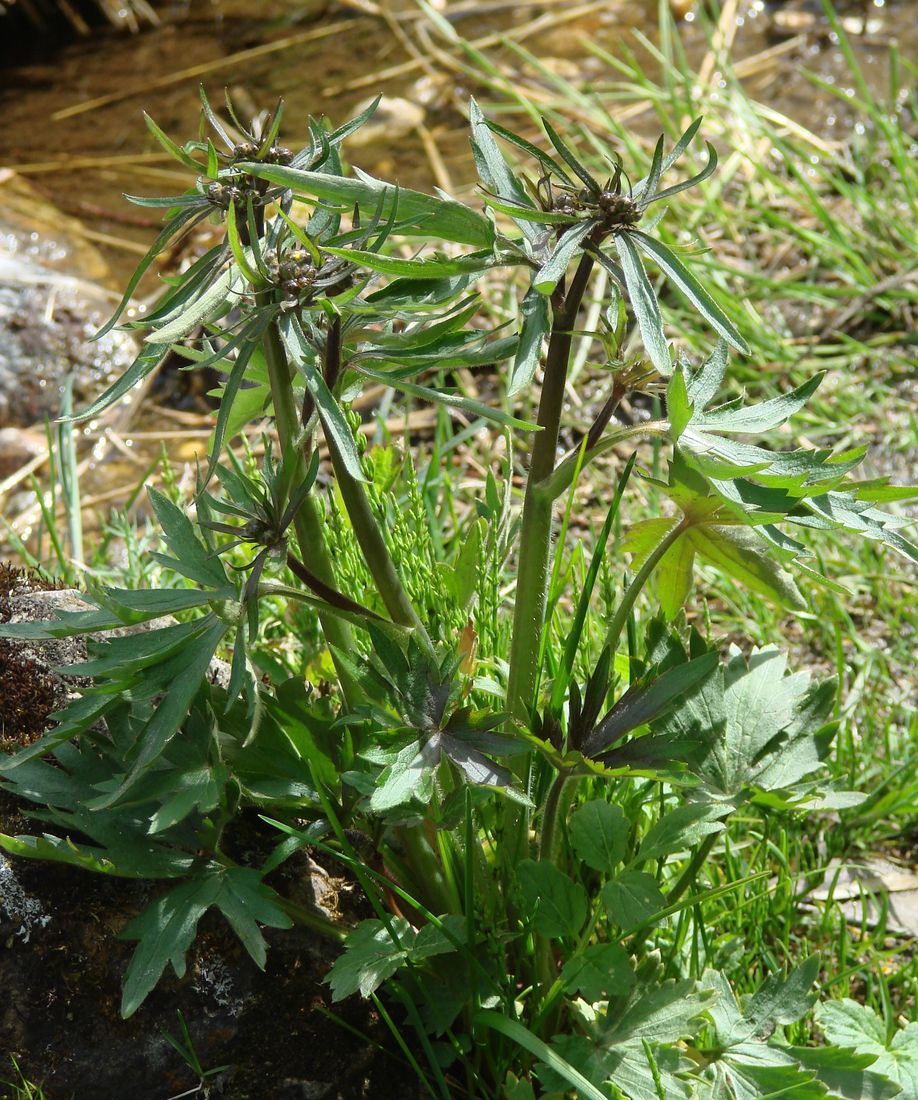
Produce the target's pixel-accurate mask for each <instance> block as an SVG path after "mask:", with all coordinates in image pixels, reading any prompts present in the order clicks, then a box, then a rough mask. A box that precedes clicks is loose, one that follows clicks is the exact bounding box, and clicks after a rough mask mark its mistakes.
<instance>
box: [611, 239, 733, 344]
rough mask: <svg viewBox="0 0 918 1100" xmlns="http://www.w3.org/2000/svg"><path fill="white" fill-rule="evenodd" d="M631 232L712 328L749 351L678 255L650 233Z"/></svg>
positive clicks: (731, 342)
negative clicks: (650, 235) (649, 234)
mask: <svg viewBox="0 0 918 1100" xmlns="http://www.w3.org/2000/svg"><path fill="white" fill-rule="evenodd" d="M631 236H632V237H633V238H634V240H636V241H637V243H638V244H639V245H640V247H641V248H642V249H643V251H644V252H646V253H647V255H648V256H650V257H651V259H653V261H654V263H656V265H657V267H659V269H660V270H661V271H662V272H663V273H664V275H666V277H667V278H668V279H669V281H670V282H671V283H672V284H673V285H674V286H675V287H676V289H677V290H679V291H680V292H681V293H682V294H684V295H685V297H686V298H688V300H689V301H690V302H691V303H692V305H693V306H694V307H695V309H697V310H698V312H699V313H700V314H701V316H702V317H703V318H704V319H705V320H706V321H707V322H708V324H709V325H710V326H711V328H713V329H714V331H715V332H716V333H717V334H718V335H719V336H722V337H723V338H724V339H725V340H726V341H727V343H728V344H730V346H731V347H734V348H736V350H737V351H741V352H744V353H748V351H749V347H748V345H747V344H746V341H745V340H744V339H743V337H742V336H741V335H740V333H739V330H738V329H737V328H736V326H735V325H734V324H733V322H732V321H731V320H730V318H729V317H728V316H727V315H726V314H725V313H724V311H723V310H722V309H721V308H720V306H719V305H718V304H717V303H716V302H715V301H714V299H713V298H712V297H711V295H710V294H708V292H707V291H706V290H705V289H704V287H703V286H702V285H701V283H699V282H698V280H697V279H696V278H695V276H694V275H693V274H692V273H691V272H690V271H689V270H688V268H687V267H686V266H685V264H683V262H682V261H681V260H680V259H679V257H678V256H676V254H675V253H674V252H673V251H671V249H669V248H667V247H666V245H664V244H661V243H660V241H658V240H655V239H654V238H653V237H649V236H648V235H647V234H646V233H642V232H641V231H640V230H639V229H635V230H632V233H631Z"/></svg>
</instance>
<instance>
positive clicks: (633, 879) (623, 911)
mask: <svg viewBox="0 0 918 1100" xmlns="http://www.w3.org/2000/svg"><path fill="white" fill-rule="evenodd" d="M602 901H603V905H605V907H606V914H607V915H608V917H609V920H610V921H611V922H612V923H613V924H615V925H617V926H618V927H619V928H621V929H623V930H624V931H625V932H627V931H629V930H630V929H632V928H637V927H639V926H640V925H642V924H646V923H647V921H650V920H653V918H654V917H655V916H656V915H657V913H659V912H660V911H661V910H663V909H665V908H666V899H665V898H664V897H663V895H662V894H661V893H660V887H659V886H657V883H656V880H655V879H654V878H653V877H652V876H651V875H646V874H644V873H643V872H642V871H625V872H623V873H622V874H620V875H618V877H617V878H614V879H613V880H612V881H611V882H607V883H606V885H605V886H604V887H603V888H602Z"/></svg>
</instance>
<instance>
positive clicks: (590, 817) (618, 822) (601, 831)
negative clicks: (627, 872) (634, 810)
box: [570, 799, 631, 871]
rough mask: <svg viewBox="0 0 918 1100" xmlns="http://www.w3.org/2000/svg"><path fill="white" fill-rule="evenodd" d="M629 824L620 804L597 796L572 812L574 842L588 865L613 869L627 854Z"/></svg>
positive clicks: (600, 869)
mask: <svg viewBox="0 0 918 1100" xmlns="http://www.w3.org/2000/svg"><path fill="white" fill-rule="evenodd" d="M630 828H631V826H630V823H629V822H628V819H627V818H626V817H625V814H624V811H623V810H622V808H621V806H616V805H614V804H612V803H610V802H606V801H604V800H602V799H594V800H593V801H591V802H586V803H584V805H582V806H581V807H579V809H577V810H575V811H574V813H573V815H572V816H571V822H570V836H571V843H572V844H573V846H574V851H575V852H576V853H577V856H578V857H579V858H580V859H582V860H583V862H584V863H586V864H587V866H589V867H592V868H594V870H596V871H614V870H615V868H616V867H617V866H618V865H619V864H620V863H621V862H622V860H624V858H625V852H626V850H627V845H628V833H629V830H630Z"/></svg>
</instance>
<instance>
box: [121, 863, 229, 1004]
mask: <svg viewBox="0 0 918 1100" xmlns="http://www.w3.org/2000/svg"><path fill="white" fill-rule="evenodd" d="M220 888H221V884H220V877H219V875H215V874H209V875H204V876H202V877H199V878H194V879H192V880H191V881H190V882H183V883H182V884H181V886H177V887H176V888H175V889H174V890H170V891H169V893H168V894H165V895H164V896H163V897H161V898H159V899H158V900H157V901H155V902H154V903H153V904H152V905H151V906H149V907H148V908H147V909H145V910H144V911H143V912H142V913H141V914H140V916H139V917H135V918H134V919H133V920H132V921H129V922H128V924H127V925H125V927H124V928H123V929H122V931H121V938H122V939H126V940H139V941H140V942H139V943H138V945H137V949H136V950H135V952H134V955H133V957H132V958H131V963H130V966H129V967H128V970H127V974H126V975H125V979H124V988H123V990H122V994H121V1015H122V1017H123V1018H124V1019H127V1018H128V1017H129V1016H132V1015H133V1014H134V1013H135V1012H136V1011H137V1009H138V1008H139V1007H140V1006H141V1004H143V1002H144V1000H145V999H146V997H147V995H148V994H149V993H150V992H151V991H152V990H153V987H154V986H155V985H156V983H157V982H158V981H159V979H160V976H161V975H162V972H163V971H164V970H165V969H166V964H167V963H170V962H171V963H172V967H173V969H174V970H175V972H176V974H177V975H178V976H179V977H180V978H181V977H183V975H184V973H185V954H186V952H187V951H188V948H189V947H190V946H191V944H192V942H193V940H194V937H195V933H196V931H197V927H198V921H199V920H200V919H201V917H202V916H203V915H204V913H205V912H206V911H207V910H208V909H209V908H210V907H211V905H213V903H214V902H215V901H216V899H217V896H218V895H219V893H220Z"/></svg>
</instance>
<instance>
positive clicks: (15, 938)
mask: <svg viewBox="0 0 918 1100" xmlns="http://www.w3.org/2000/svg"><path fill="white" fill-rule="evenodd" d="M21 809H22V808H21V807H20V806H18V805H17V804H16V802H15V801H14V800H13V799H11V798H10V797H9V796H8V795H6V794H5V793H3V792H0V830H2V831H3V832H4V833H21V832H24V831H30V823H29V822H28V821H26V820H25V819H24V818H23V817H22V814H21ZM310 872H311V873H312V874H313V875H314V874H315V871H314V865H312V864H311V860H310V859H309V857H307V856H303V857H302V859H301V860H300V861H299V862H298V863H297V862H296V861H291V863H290V865H289V866H288V867H287V868H286V869H285V870H284V871H283V878H284V879H285V880H286V881H285V882H278V881H276V879H275V880H272V885H274V886H275V887H276V888H278V889H282V890H286V891H287V892H290V889H291V886H295V880H296V878H297V877H300V879H301V881H303V882H308V881H309V875H310ZM341 885H342V884H339V892H340V889H341ZM343 887H344V890H345V891H347V892H349V891H350V887H349V886H348V885H347V884H343ZM159 889H160V887H159V886H158V885H157V884H155V883H138V882H133V881H127V880H123V879H108V878H105V877H104V876H101V875H90V874H86V873H84V872H82V871H80V870H77V869H76V868H70V867H64V866H61V865H58V864H53V863H40V862H30V861H26V860H16V861H15V862H14V863H8V862H5V861H4V859H3V857H2V856H0V988H2V989H4V990H5V991H6V997H5V998H4V1001H3V1003H2V1006H0V1050H2V1051H4V1052H6V1053H8V1054H12V1055H14V1056H15V1057H16V1060H17V1062H18V1064H19V1067H20V1069H21V1071H22V1073H23V1074H24V1075H25V1076H26V1077H27V1078H28V1079H29V1080H31V1081H33V1082H35V1083H37V1084H38V1083H40V1084H41V1085H42V1086H43V1088H44V1089H45V1094H46V1096H47V1098H48V1100H58V1098H66V1097H72V1098H73V1100H106V1098H112V1100H114V1098H116V1097H118V1098H120V1097H126V1096H131V1097H132V1100H166V1098H167V1097H173V1096H176V1095H177V1094H180V1093H183V1092H184V1091H185V1090H187V1089H193V1088H194V1087H195V1086H196V1085H198V1084H199V1078H198V1076H197V1074H196V1073H194V1072H193V1071H192V1070H191V1069H190V1068H189V1067H188V1066H187V1065H186V1064H185V1063H184V1062H183V1060H182V1058H181V1057H180V1056H179V1054H178V1053H177V1052H176V1051H175V1050H174V1049H173V1047H172V1046H171V1044H170V1043H169V1041H168V1039H167V1038H166V1035H167V1034H171V1035H172V1036H173V1037H175V1038H176V1039H179V1040H180V1039H181V1037H182V1031H181V1020H184V1023H185V1026H186V1027H187V1028H188V1032H189V1034H190V1038H191V1042H192V1045H193V1048H194V1051H195V1054H196V1055H197V1057H198V1059H199V1060H200V1064H201V1066H202V1068H203V1069H204V1070H205V1071H207V1070H212V1069H216V1068H218V1067H224V1068H223V1069H222V1070H221V1071H220V1072H218V1073H214V1074H213V1076H210V1077H208V1078H207V1088H208V1090H209V1093H208V1094H209V1095H210V1096H213V1097H232V1098H233V1100H249V1098H252V1100H255V1098H256V1097H257V1098H259V1100H262V1098H266V1097H274V1098H277V1100H288V1098H289V1100H294V1098H301V1097H302V1098H316V1100H319V1098H323V1100H352V1098H353V1100H357V1098H362V1097H368V1098H373V1100H388V1098H390V1097H391V1098H393V1100H394V1098H396V1097H398V1098H399V1100H404V1098H410V1097H412V1096H415V1095H417V1089H418V1084H417V1079H416V1077H415V1075H414V1073H413V1072H412V1071H411V1070H410V1068H409V1067H407V1066H406V1065H405V1063H404V1061H403V1060H402V1059H400V1058H399V1057H397V1056H396V1055H394V1054H393V1053H391V1052H390V1051H389V1050H388V1049H387V1046H386V1044H387V1041H388V1035H387V1033H386V1029H385V1027H384V1025H382V1024H381V1022H380V1020H379V1019H378V1017H377V1015H376V1013H375V1011H374V1010H373V1009H372V1008H371V1007H368V1006H367V1003H366V1002H364V1001H362V1000H360V999H358V998H352V999H351V1000H350V1001H348V1002H346V1003H345V1004H343V1005H339V1006H335V1008H334V1014H332V1011H331V1005H330V1002H329V997H328V993H327V988H326V987H325V986H324V985H323V984H322V979H323V977H324V976H325V974H326V972H327V971H328V968H329V966H330V965H331V962H332V960H333V959H334V955H335V951H334V948H333V947H330V946H329V944H328V942H327V941H325V940H322V939H320V938H318V937H317V936H316V935H315V934H314V933H310V932H307V931H304V930H302V929H291V930H289V931H284V932H272V931H270V930H266V938H267V940H268V942H269V951H268V961H267V966H266V969H265V971H264V972H262V971H260V970H258V968H257V967H256V966H255V964H254V963H253V962H252V960H251V959H250V958H249V957H248V955H247V954H246V953H245V951H244V949H243V948H242V946H241V944H240V943H239V941H238V940H237V939H236V938H235V936H234V935H233V933H232V932H231V930H230V929H229V927H228V926H227V925H226V924H225V923H224V922H223V921H222V918H220V917H219V916H216V915H214V914H206V915H205V917H204V918H203V919H202V921H201V924H200V926H199V934H198V937H197V940H196V943H195V946H194V947H193V948H192V950H191V952H190V953H189V964H188V971H187V974H186V976H185V977H184V978H183V979H181V980H179V979H177V978H176V977H175V976H174V975H173V974H172V973H171V971H170V972H169V974H168V976H166V977H164V978H163V980H162V981H161V982H160V984H159V986H158V987H157V989H156V990H155V991H154V992H153V993H152V994H151V995H150V997H149V998H148V999H147V1001H146V1002H145V1003H144V1004H143V1005H142V1006H141V1008H140V1009H139V1010H138V1011H137V1013H136V1014H135V1015H134V1016H133V1017H131V1018H130V1019H129V1020H122V1019H121V1018H120V1016H119V1003H120V997H121V981H122V978H123V975H124V972H125V970H126V968H127V965H128V963H129V960H130V957H131V954H132V951H133V946H134V945H133V944H130V943H125V942H121V941H119V940H118V939H117V938H116V936H117V933H118V931H119V930H120V929H121V928H123V927H124V925H125V924H126V923H127V921H128V920H130V919H131V918H132V917H134V916H136V914H137V913H138V912H139V911H140V910H141V909H142V908H144V907H145V906H146V905H147V904H148V903H149V902H150V901H151V900H152V899H153V897H155V895H156V893H157V892H158V890H159ZM179 1014H181V1020H180V1018H179ZM4 1068H5V1067H4ZM2 1073H3V1070H2V1069H0V1074H2Z"/></svg>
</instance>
